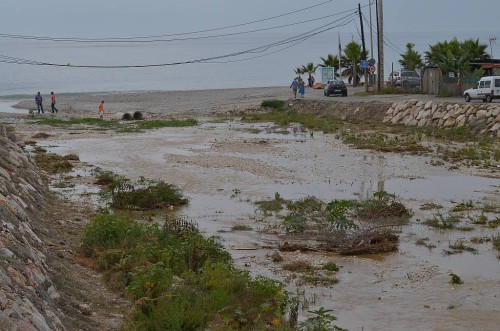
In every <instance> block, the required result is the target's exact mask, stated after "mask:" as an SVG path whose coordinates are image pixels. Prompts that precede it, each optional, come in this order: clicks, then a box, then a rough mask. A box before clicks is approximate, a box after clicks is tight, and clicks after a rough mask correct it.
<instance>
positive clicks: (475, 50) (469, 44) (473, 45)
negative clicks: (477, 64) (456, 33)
mask: <svg viewBox="0 0 500 331" xmlns="http://www.w3.org/2000/svg"><path fill="white" fill-rule="evenodd" d="M461 48H462V51H463V52H464V53H466V54H467V55H468V58H469V60H472V59H479V60H489V59H490V54H488V53H487V49H488V45H486V44H480V43H479V38H478V39H476V40H474V39H466V40H464V41H463V42H462V43H461Z"/></svg>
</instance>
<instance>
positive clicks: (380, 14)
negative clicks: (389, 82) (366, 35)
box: [375, 0, 384, 91]
mask: <svg viewBox="0 0 500 331" xmlns="http://www.w3.org/2000/svg"><path fill="white" fill-rule="evenodd" d="M375 6H376V7H377V35H378V42H377V43H378V68H377V69H378V70H377V71H378V76H377V77H378V79H377V87H378V90H379V91H380V90H381V89H382V88H383V87H384V10H383V5H382V0H375Z"/></svg>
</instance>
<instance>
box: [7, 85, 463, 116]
mask: <svg viewBox="0 0 500 331" xmlns="http://www.w3.org/2000/svg"><path fill="white" fill-rule="evenodd" d="M363 91H364V89H363V87H348V93H349V95H348V96H347V97H339V96H336V97H325V96H324V95H323V90H321V89H311V88H307V89H306V93H305V98H304V99H306V100H321V101H331V102H338V101H340V102H347V103H349V102H366V103H373V102H379V103H387V104H390V103H393V102H395V101H400V100H406V99H418V100H422V101H429V100H430V101H440V102H450V103H463V102H464V101H463V99H462V98H446V99H443V98H438V97H435V96H430V95H422V94H412V95H407V94H389V95H365V94H363ZM2 99H3V100H9V99H8V97H4V98H0V100H2ZM268 99H279V100H289V99H293V96H292V91H291V90H290V88H289V87H288V86H276V87H261V88H236V89H215V90H191V91H158V92H119V93H118V92H117V93H102V94H101V93H85V94H76V95H75V94H61V95H57V107H58V109H59V110H60V112H59V114H58V116H65V115H66V114H67V115H72V116H90V115H91V114H93V113H94V114H97V108H98V105H99V103H100V102H101V101H102V100H104V102H105V113H106V114H113V113H119V112H122V113H124V112H135V111H142V112H145V113H146V114H150V117H164V116H173V117H183V116H185V117H189V116H191V117H192V116H210V115H214V114H224V113H227V112H234V113H237V112H239V111H241V110H243V109H249V108H252V107H258V106H260V103H261V102H262V101H263V100H268ZM12 103H13V104H14V103H15V108H18V109H36V105H35V103H34V94H33V100H30V99H25V100H22V101H20V102H19V100H17V101H13V102H12ZM44 109H45V111H46V113H49V112H50V100H49V97H48V95H44Z"/></svg>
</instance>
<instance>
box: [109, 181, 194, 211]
mask: <svg viewBox="0 0 500 331" xmlns="http://www.w3.org/2000/svg"><path fill="white" fill-rule="evenodd" d="M111 197H112V201H111V204H110V205H111V207H113V208H117V209H131V210H152V209H160V208H165V207H169V206H180V205H185V204H187V203H188V200H187V198H185V197H184V196H183V195H182V194H181V192H180V190H179V188H178V187H176V186H175V185H173V184H167V183H165V182H163V181H160V182H158V183H153V182H152V183H149V185H148V186H146V187H142V188H135V187H134V186H133V185H131V184H130V183H129V182H128V181H127V180H121V181H117V182H116V183H115V185H114V186H113V187H112V188H111Z"/></svg>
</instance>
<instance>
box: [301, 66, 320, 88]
mask: <svg viewBox="0 0 500 331" xmlns="http://www.w3.org/2000/svg"><path fill="white" fill-rule="evenodd" d="M317 68H318V66H315V65H314V63H312V62H309V63H308V64H306V65H305V66H302V72H303V73H305V74H306V73H307V74H309V79H308V80H307V81H308V82H309V85H310V86H311V87H312V85H311V81H312V80H311V75H312V74H313V73H314V72H315V71H316V69H317Z"/></svg>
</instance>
